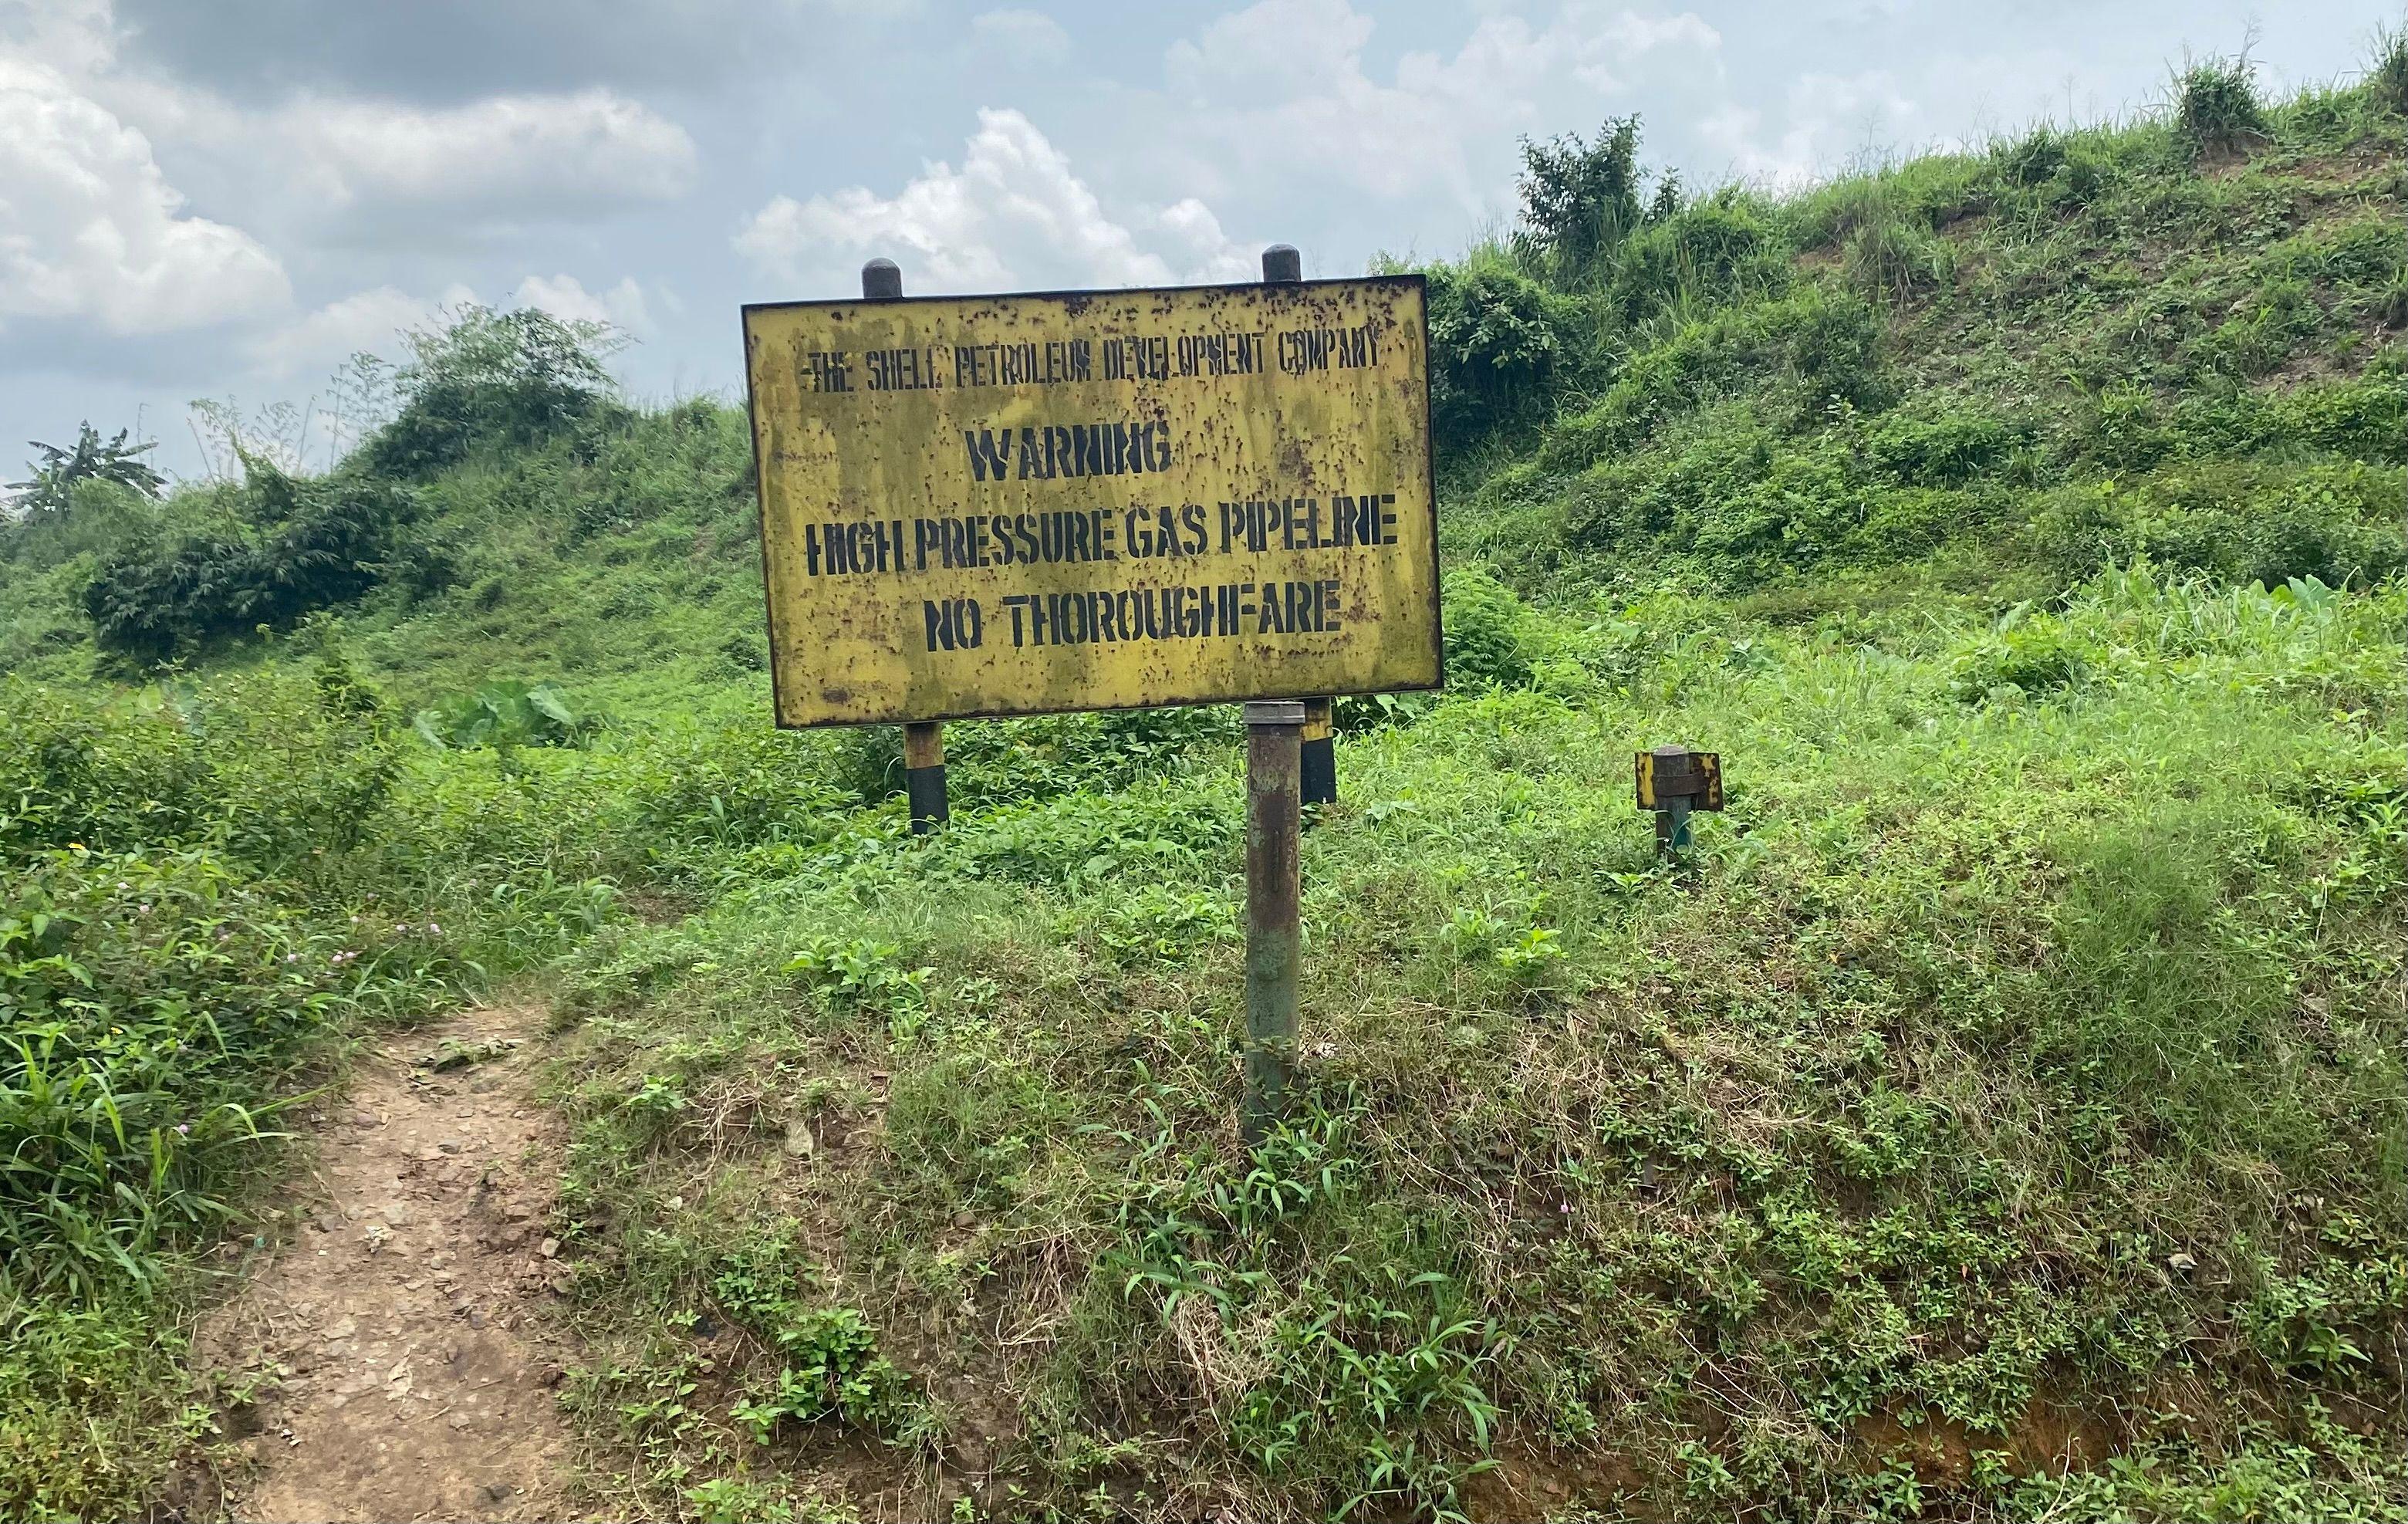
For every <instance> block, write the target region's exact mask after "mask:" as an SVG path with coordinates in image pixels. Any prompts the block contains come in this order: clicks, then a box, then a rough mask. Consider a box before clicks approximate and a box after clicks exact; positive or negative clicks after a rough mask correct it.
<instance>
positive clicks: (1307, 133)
mask: <svg viewBox="0 0 2408 1524" xmlns="http://www.w3.org/2000/svg"><path fill="white" fill-rule="evenodd" d="M1373 29H1374V22H1373V21H1372V19H1371V17H1370V16H1369V15H1367V14H1365V13H1364V12H1362V11H1358V10H1356V9H1355V7H1354V6H1353V5H1351V4H1349V3H1348V0H1259V3H1258V4H1255V5H1254V6H1250V7H1247V8H1246V9H1244V10H1240V11H1237V12H1234V13H1232V14H1230V15H1226V16H1224V17H1222V18H1220V19H1219V20H1217V21H1215V22H1212V23H1211V25H1209V26H1207V27H1205V28H1204V30H1203V31H1202V32H1201V33H1200V34H1198V35H1197V36H1196V37H1195V38H1194V39H1193V40H1182V41H1180V42H1177V43H1174V44H1172V46H1171V48H1170V50H1169V53H1168V57H1167V58H1166V60H1165V70H1166V74H1167V77H1168V84H1169V90H1170V93H1171V94H1172V96H1173V98H1174V99H1175V100H1176V101H1178V102H1179V103H1180V104H1181V106H1182V108H1183V109H1185V110H1186V111H1188V112H1189V113H1190V118H1191V120H1192V122H1194V123H1195V129H1196V133H1197V137H1199V138H1200V139H1202V140H1203V141H1204V142H1205V143H1207V144H1208V145H1209V147H1210V150H1211V151H1210V152H1207V153H1198V154H1197V155H1196V156H1195V164H1194V165H1193V173H1194V174H1195V175H1197V177H1198V178H1199V179H1201V180H1203V182H1204V183H1206V184H1208V185H1210V186H1211V188H1212V189H1213V190H1215V191H1216V192H1217V191H1220V190H1223V189H1226V188H1230V187H1232V186H1234V185H1236V184H1237V183H1239V181H1240V180H1241V179H1244V180H1263V179H1269V180H1293V179H1294V178H1296V177H1297V176H1298V175H1299V174H1301V175H1302V176H1304V177H1305V178H1307V179H1315V178H1317V179H1323V180H1336V181H1338V182H1340V183H1341V184H1343V185H1344V186H1345V187H1346V188H1347V192H1348V194H1358V195H1359V194H1361V193H1362V192H1364V191H1369V192H1370V193H1372V194H1375V195H1378V196H1381V197H1383V198H1388V199H1400V198H1404V197H1408V196H1412V195H1415V194H1422V193H1425V192H1426V191H1429V190H1431V189H1436V190H1438V191H1439V192H1440V193H1441V194H1444V195H1446V196H1447V197H1448V198H1449V199H1451V200H1452V201H1453V202H1454V203H1455V205H1456V206H1457V207H1458V208H1463V209H1466V210H1474V209H1477V208H1480V207H1482V206H1484V204H1486V203H1488V202H1490V201H1492V200H1493V199H1494V197H1495V196H1496V194H1497V193H1498V188H1499V187H1498V175H1497V172H1496V170H1497V166H1496V165H1494V164H1493V163H1492V162H1491V161H1492V160H1493V159H1494V158H1495V156H1496V153H1497V150H1498V145H1499V144H1501V143H1506V142H1510V138H1511V135H1512V134H1514V133H1517V132H1541V131H1543V130H1546V129H1548V128H1550V127H1552V126H1553V125H1554V124H1555V123H1557V122H1560V121H1561V120H1562V118H1561V115H1560V106H1561V103H1562V102H1563V101H1564V100H1565V98H1567V97H1570V96H1576V95H1581V94H1592V95H1596V94H1612V93H1627V90H1628V80H1627V77H1626V75H1627V66H1628V65H1631V64H1634V63H1636V62H1638V61H1639V60H1641V59H1642V58H1646V57H1648V55H1651V54H1655V53H1657V52H1661V51H1664V50H1680V51H1685V52H1686V53H1688V54H1690V55H1691V59H1690V65H1691V66H1692V67H1693V68H1694V69H1696V70H1698V71H1699V72H1700V73H1703V74H1705V75H1707V76H1709V77H1716V78H1718V77H1719V74H1720V70H1721V61H1720V49H1721V46H1722V38H1721V36H1720V34H1718V33H1716V32H1715V30H1714V29H1713V27H1711V26H1709V25H1707V24H1706V23H1705V22H1702V21H1700V20H1699V19H1698V18H1697V17H1696V16H1695V15H1692V14H1688V13H1686V12H1684V13H1682V14H1679V15H1675V16H1670V17H1654V18H1651V17H1646V16H1641V15H1640V14H1638V13H1636V12H1633V11H1629V10H1626V9H1621V8H1613V7H1605V6H1599V5H1594V4H1587V3H1583V0H1575V3H1573V4H1570V5H1567V6H1565V7H1562V8H1561V9H1560V10H1558V11H1557V12H1556V14H1555V17H1554V19H1553V20H1551V21H1549V22H1547V23H1546V24H1545V25H1543V26H1534V25H1532V24H1531V23H1530V22H1527V21H1525V20H1524V19H1522V18H1521V17H1519V16H1513V15H1504V14H1497V15H1489V16H1485V17H1483V18H1482V19H1481V20H1480V21H1479V22H1478V23H1477V24H1476V25H1474V26H1473V28H1472V29H1471V32H1470V33H1469V36H1466V37H1465V39H1464V41H1463V43H1462V45H1461V46H1460V47H1458V48H1457V49H1456V50H1455V52H1454V54H1453V55H1452V56H1445V55H1441V54H1440V53H1436V52H1426V51H1425V52H1410V53H1407V54H1405V55H1404V56H1403V57H1401V58H1399V59H1398V61H1397V65H1396V68H1395V71H1394V73H1393V75H1392V77H1391V78H1390V79H1388V80H1386V81H1384V82H1383V81H1382V80H1379V79H1374V78H1373V77H1372V75H1371V73H1370V71H1369V68H1368V67H1367V66H1366V64H1365V60H1364V52H1365V49H1366V47H1367V45H1368V44H1369V42H1370V40H1371V36H1372V32H1373ZM1666 66H1667V65H1663V64H1659V63H1655V62H1652V61H1651V63H1650V65H1649V67H1650V68H1651V69H1655V70H1657V71H1659V72H1660V71H1662V70H1663V69H1664V68H1665V67H1666ZM1607 109H1608V108H1598V109H1595V110H1594V116H1596V117H1601V116H1603V115H1605V114H1607ZM1591 115H1592V112H1591V110H1590V109H1587V108H1584V109H1582V110H1581V112H1580V117H1576V118H1575V120H1580V118H1586V117H1591Z"/></svg>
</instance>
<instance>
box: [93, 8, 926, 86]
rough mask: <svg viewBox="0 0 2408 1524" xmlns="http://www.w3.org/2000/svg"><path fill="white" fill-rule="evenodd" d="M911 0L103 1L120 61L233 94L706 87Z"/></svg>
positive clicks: (821, 54)
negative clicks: (123, 38) (119, 41)
mask: <svg viewBox="0 0 2408 1524" xmlns="http://www.w3.org/2000/svg"><path fill="white" fill-rule="evenodd" d="M917 9H918V4H917V0H869V3H863V0H334V3H328V0H118V5H117V15H118V19H119V21H120V22H122V23H124V25H125V26H126V28H127V30H128V32H129V33H130V34H131V35H130V36H129V37H128V40H127V48H126V53H127V56H128V58H129V59H130V60H133V61H136V62H139V63H143V64H148V65H153V66H156V67H159V68H162V69H166V70H169V71H172V72H174V73H176V74H178V75H179V76H182V77H183V78H185V79H190V80H192V81H193V82H195V83H200V84H206V85H209V86H211V87H213V88H216V89H219V90H222V91H224V92H225V93H228V94H230V95H233V96H235V97H236V98H239V99H254V100H255V99H265V98H276V97H279V96H281V95H284V94H286V93H292V92H295V91H308V92H323V91H331V90H347V91H357V92H361V93H369V94H391V95H399V96H407V97H409V98H412V99H416V100H422V101H459V100H465V99H469V98H472V97H475V96H478V95H480V94H485V93H492V92H496V91H525V90H556V89H566V88H573V87H575V86H578V85H581V84H585V83H589V82H594V81H608V82H611V83H617V84H623V85H627V86H631V87H645V86H669V87H678V86H698V85H710V86H713V87H718V86H721V85H724V84H725V83H726V82H728V81H730V80H741V79H759V78H762V77H763V76H764V74H765V73H766V72H767V71H769V70H771V69H776V70H778V71H779V72H783V66H793V67H799V68H804V69H810V68H817V67H825V66H827V65H830V64H832V63H834V62H836V61H837V60H839V59H841V58H842V57H844V56H845V54H846V53H847V52H848V51H851V50H853V49H856V48H858V47H859V46H861V45H863V44H864V43H866V42H867V41H868V40H870V39H872V38H874V37H876V36H878V35H879V34H881V33H882V32H883V31H884V30H885V29H886V28H887V27H888V26H889V25H890V23H892V22H896V21H898V20H904V19H908V18H909V17H910V16H911V15H912V14H913V13H914V12H915V11H916V10H917Z"/></svg>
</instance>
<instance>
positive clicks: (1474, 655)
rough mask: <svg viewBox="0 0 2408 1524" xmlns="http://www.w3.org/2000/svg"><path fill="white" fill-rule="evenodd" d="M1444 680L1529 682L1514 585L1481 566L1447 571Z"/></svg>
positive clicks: (1470, 684) (1475, 684)
mask: <svg viewBox="0 0 2408 1524" xmlns="http://www.w3.org/2000/svg"><path fill="white" fill-rule="evenodd" d="M1442 607H1443V609H1444V611H1445V615H1446V681H1447V685H1448V686H1449V687H1454V688H1482V687H1504V688H1518V687H1521V686H1523V685H1525V684H1526V683H1528V682H1529V681H1530V654H1529V651H1528V649H1527V644H1526V637H1525V634H1524V628H1525V625H1526V623H1527V611H1525V610H1524V608H1523V607H1522V600H1521V599H1520V598H1519V597H1515V596H1514V593H1513V590H1512V588H1510V587H1507V586H1506V585H1505V584H1504V583H1503V582H1498V580H1497V579H1496V578H1495V577H1494V576H1492V575H1491V574H1490V573H1489V572H1488V571H1487V570H1486V569H1485V568H1481V567H1476V566H1473V567H1458V568H1455V569H1454V570H1452V571H1450V572H1448V573H1447V574H1446V585H1445V592H1444V602H1443V604H1442Z"/></svg>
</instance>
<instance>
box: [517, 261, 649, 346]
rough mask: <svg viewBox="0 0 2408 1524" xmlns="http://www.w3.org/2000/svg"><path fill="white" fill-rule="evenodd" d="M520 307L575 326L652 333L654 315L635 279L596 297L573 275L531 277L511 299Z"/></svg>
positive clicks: (621, 282)
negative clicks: (535, 309) (599, 325)
mask: <svg viewBox="0 0 2408 1524" xmlns="http://www.w3.org/2000/svg"><path fill="white" fill-rule="evenodd" d="M512 299H513V300H515V301H516V302H517V303H518V305H519V306H521V307H539V308H542V309H544V310H545V311H547V312H549V313H551V314H552V316H553V317H556V318H566V319H568V320H569V321H570V322H572V323H609V324H610V325H611V326H612V327H614V328H617V329H619V330H621V331H622V332H624V333H628V334H634V335H638V336H640V335H644V334H648V333H651V332H652V312H651V310H650V309H648V308H647V307H646V305H645V303H644V288H643V287H641V286H639V285H638V284H637V283H636V278H635V277H634V276H632V275H631V276H627V277H624V279H622V280H620V282H619V283H618V284H617V285H615V286H612V287H611V288H610V289H609V290H608V291H606V292H603V293H601V294H600V295H595V294H594V293H592V292H589V291H587V290H586V289H585V283H584V282H583V281H581V280H578V279H577V277H575V276H573V275H530V276H528V277H527V278H526V279H525V280H522V281H520V282H519V289H518V292H517V294H516V295H515V296H514V297H513V298H512Z"/></svg>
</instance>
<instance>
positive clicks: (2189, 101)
mask: <svg viewBox="0 0 2408 1524" xmlns="http://www.w3.org/2000/svg"><path fill="white" fill-rule="evenodd" d="M2173 130H2174V138H2175V141H2177V142H2179V143H2180V144H2182V146H2183V147H2184V148H2185V149H2186V151H2189V152H2190V153H2191V154H2193V155H2194V156H2196V155H2198V154H2200V153H2211V152H2229V151H2232V150H2234V149H2238V148H2241V147H2243V145H2244V144H2247V143H2249V142H2252V141H2255V140H2257V139H2259V138H2262V137H2265V136H2266V108H2265V106H2264V104H2263V103H2262V102H2260V101H2259V99H2258V97H2257V65H2254V64H2252V63H2251V62H2250V61H2249V55H2248V54H2246V53H2241V54H2237V55H2235V56H2234V57H2231V58H2219V59H2209V60H2207V61H2206V62H2204V63H2194V64H2191V65H2187V66H2186V67H2185V68H2184V69H2183V71H2182V73H2181V74H2180V75H2178V76H2177V77H2176V78H2175V80H2174V117H2173Z"/></svg>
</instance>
